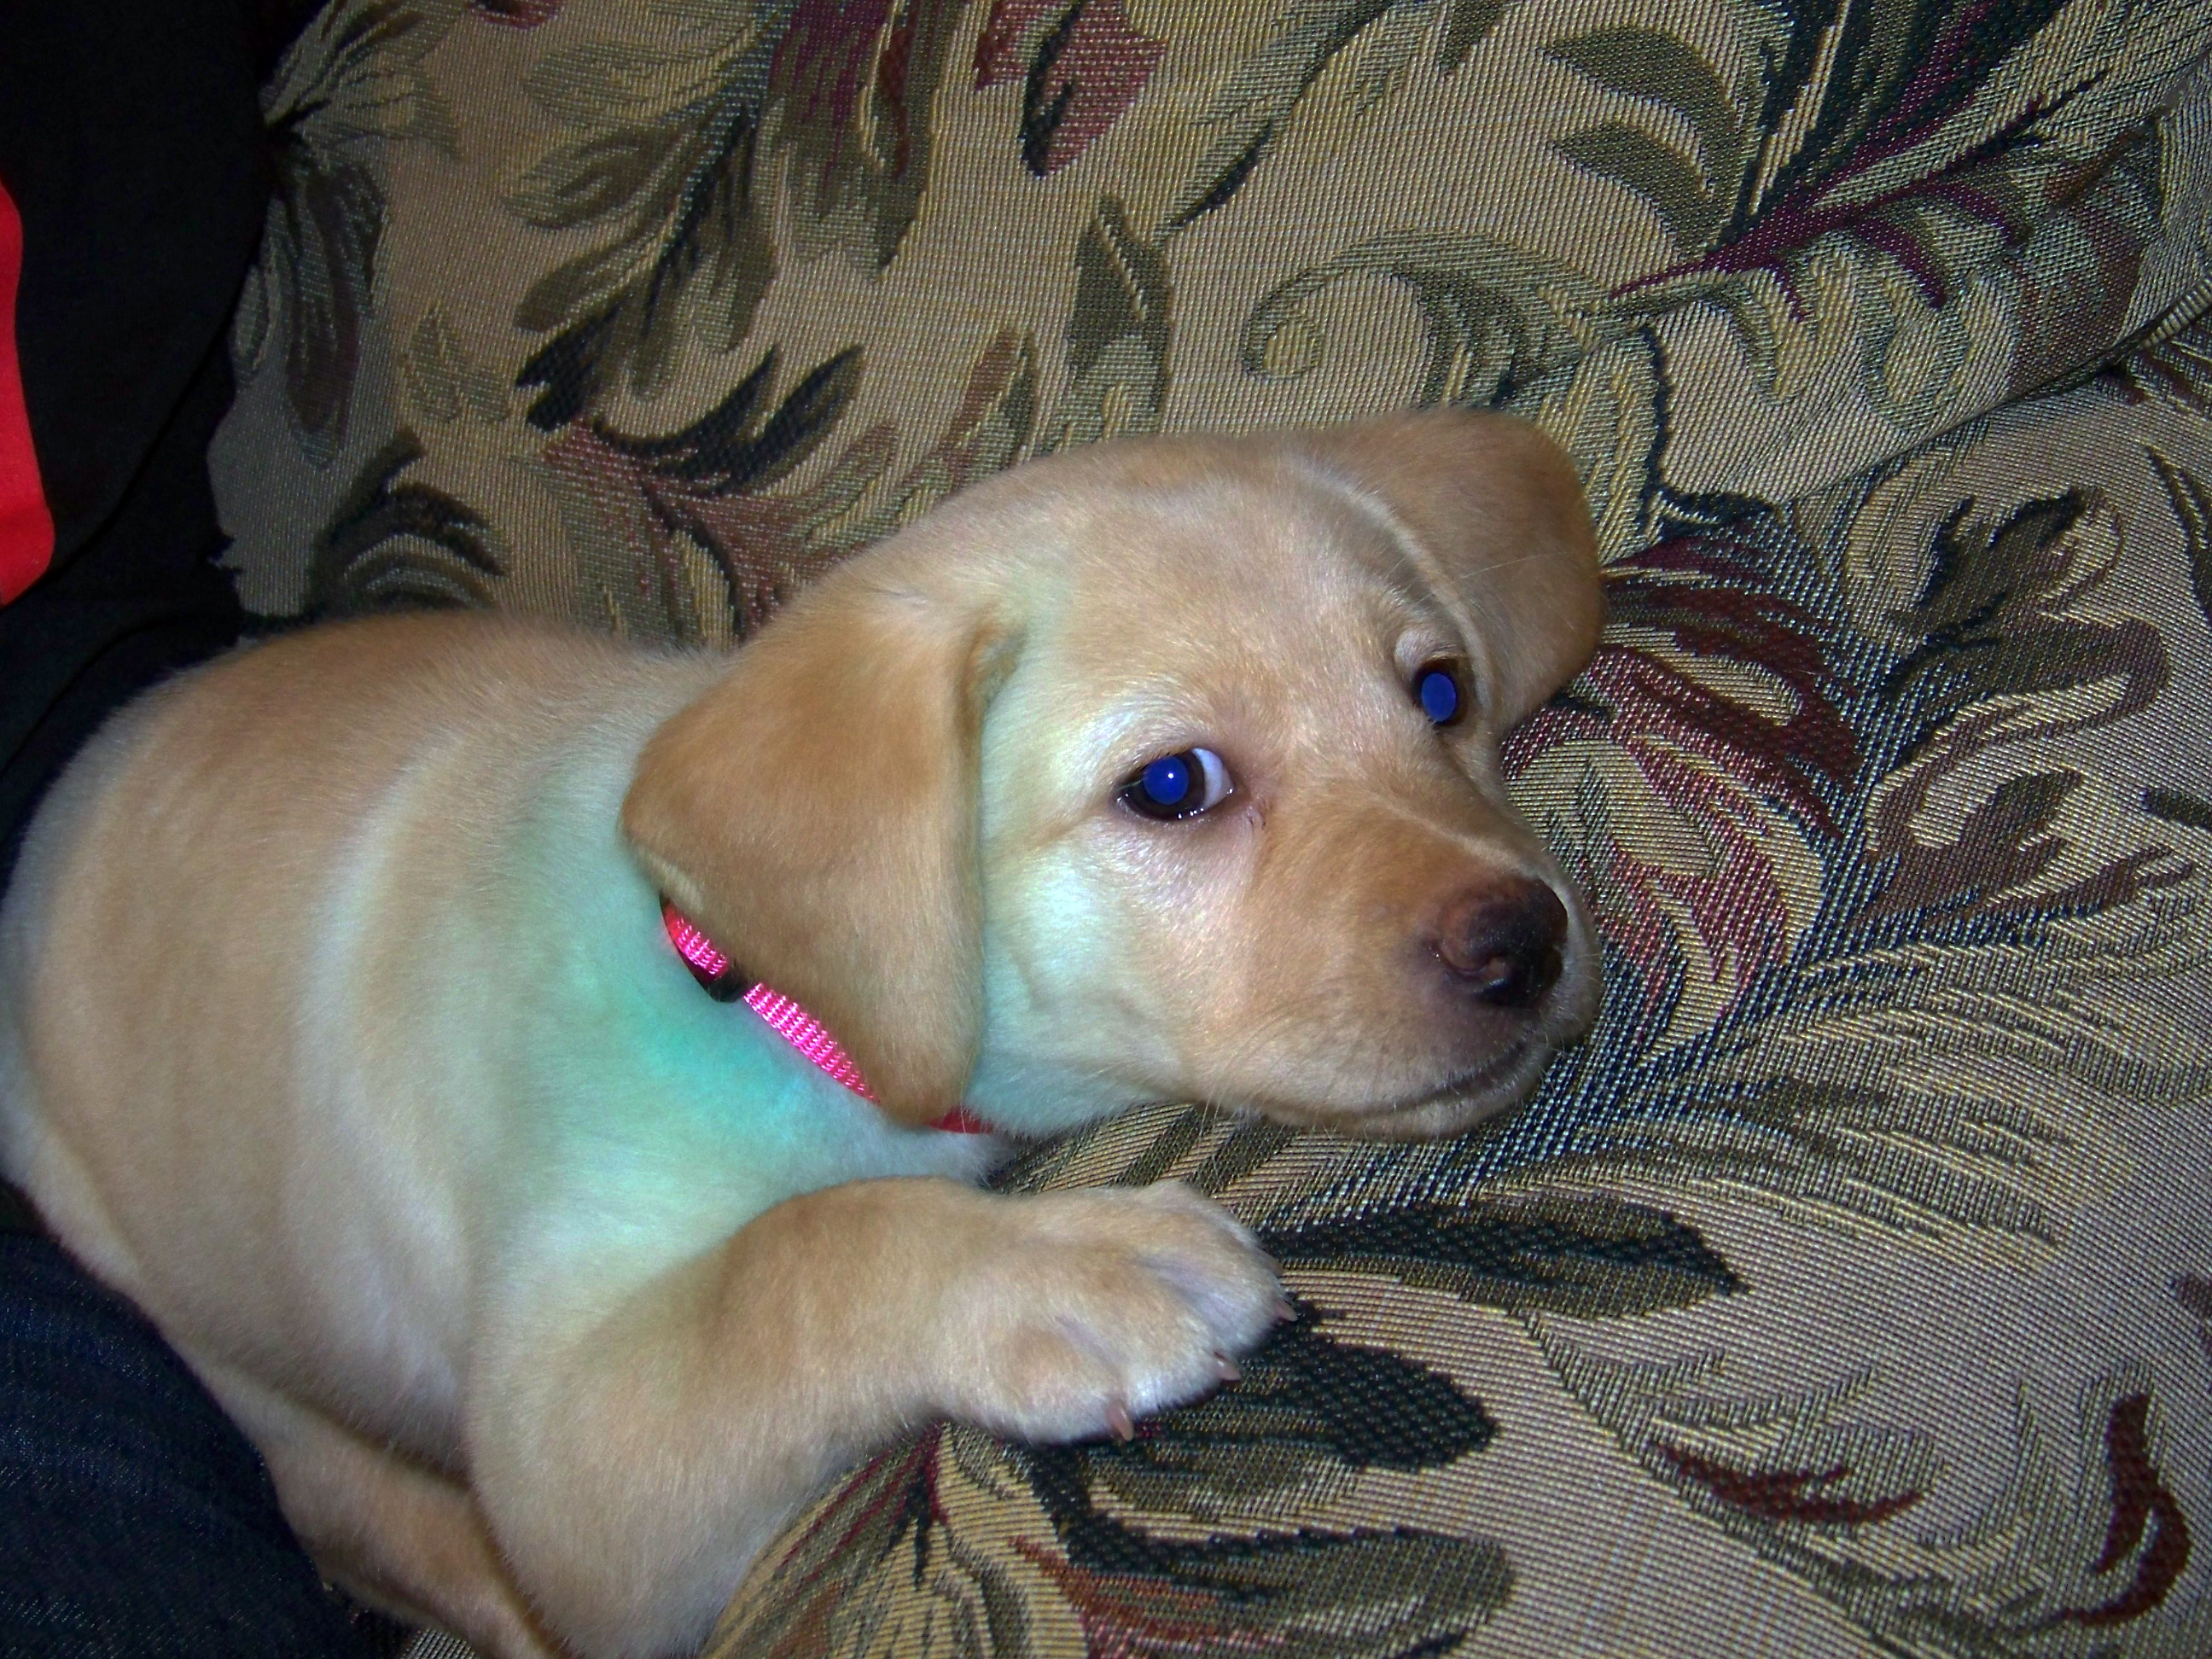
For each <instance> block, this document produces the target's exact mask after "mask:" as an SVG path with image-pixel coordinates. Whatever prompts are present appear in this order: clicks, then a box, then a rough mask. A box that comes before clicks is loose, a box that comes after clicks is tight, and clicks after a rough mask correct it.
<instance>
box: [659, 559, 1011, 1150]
mask: <svg viewBox="0 0 2212 1659" xmlns="http://www.w3.org/2000/svg"><path fill="white" fill-rule="evenodd" d="M872 563H874V564H875V567H876V568H872V569H870V570H867V571H865V572H863V571H860V570H856V569H853V568H847V569H845V570H841V571H836V572H833V573H831V574H829V576H827V577H825V578H823V580H822V581H820V582H819V583H817V585H816V586H814V587H813V588H811V590H809V591H808V592H805V593H804V594H802V595H800V596H799V598H798V599H794V600H793V601H792V602H791V603H790V604H789V605H787V607H786V608H785V610H784V611H783V612H782V614H781V615H779V616H778V617H776V618H775V621H774V622H772V623H770V624H769V626H768V627H767V628H765V629H763V630H762V632H761V634H760V636H759V637H758V638H757V639H756V640H755V641H753V642H752V643H750V645H747V646H746V647H744V649H743V650H741V651H740V652H738V654H737V657H736V659H735V660H734V663H733V665H732V667H731V669H730V671H729V672H728V673H727V674H726V676H724V678H722V679H721V680H720V681H719V682H717V683H716V684H715V685H714V687H713V688H712V689H711V690H708V693H707V694H706V695H705V696H702V697H701V698H700V699H699V700H698V701H696V702H693V703H692V704H690V706H689V707H687V708H684V709H682V710H681V711H679V712H678V714H675V715H674V716H673V717H672V718H671V719H670V720H668V721H667V722H666V723H665V724H664V725H663V726H661V727H660V728H659V731H657V732H654V733H653V737H652V738H651V739H650V741H648V742H647V744H646V746H645V750H644V752H643V754H642V755H641V757H640V758H639V761H638V766H637V772H636V775H635V778H634V780H633V781H632V782H631V785H630V789H629V795H628V797H627V798H626V799H624V801H623V812H622V823H623V831H624V833H625V834H626V835H627V836H629V840H630V842H631V844H632V846H633V848H635V851H636V854H637V855H638V858H639V860H640V861H641V863H642V864H643V865H644V866H645V868H646V870H647V872H648V873H649V874H650V875H651V876H653V878H654V879H655V880H657V881H658V882H659V884H661V887H662V889H663V890H664V891H665V892H666V893H667V895H668V896H669V897H670V898H671V900H673V901H674V902H675V903H676V905H677V906H678V908H679V909H681V910H683V911H684V913H685V914H686V915H689V916H690V917H691V918H692V920H694V921H696V922H697V923H698V924H699V925H700V926H701V927H702V928H704V929H705V930H706V933H707V935H708V938H710V939H713V940H714V941H715V943H716V944H717V945H720V946H721V948H722V949H723V950H724V951H727V952H728V953H729V955H730V956H731V957H732V959H733V960H734V961H735V962H736V963H738V965H739V966H740V967H742V968H743V969H744V971H745V972H746V973H748V974H749V975H752V976H754V977H756V978H757V979H760V980H763V981H766V982H767V983H768V984H769V986H771V987H774V988H775V989H776V990H778V991H781V992H782V993H783V994H785V995H787V996H789V997H792V998H793V999H795V1000H797V1001H798V1002H799V1003H800V1004H801V1005H802V1006H805V1008H806V1009H807V1010H809V1011H810V1012H812V1013H813V1014H814V1015H815V1016H816V1017H817V1018H819V1019H820V1020H821V1021H822V1022H823V1024H824V1025H826V1026H827V1027H828V1028H829V1031H830V1034H831V1035H832V1036H835V1037H836V1039H837V1040H838V1042H841V1043H842V1044H843V1045H844V1047H845V1048H846V1049H847V1050H848V1052H849V1053H850V1054H852V1056H853V1058H854V1060H855V1061H856V1062H857V1063H858V1065H859V1066H860V1071H861V1073H862V1075H863V1076H865V1077H866V1079H867V1080H868V1084H869V1086H870V1087H871V1088H872V1090H873V1091H875V1094H876V1097H877V1099H878V1102H879V1103H881V1104H882V1106H883V1108H884V1110H885V1111H886V1112H888V1113H890V1115H892V1116H894V1117H896V1118H898V1119H899V1120H901V1121H905V1122H908V1123H915V1124H920V1123H927V1122H930V1121H933V1120H935V1119H937V1118H939V1117H941V1116H942V1115H945V1113H946V1112H948V1111H951V1109H954V1108H955V1107H957V1106H958V1105H959V1104H960V1102H961V1095H962V1091H963V1089H964V1088H965V1086H966V1085H967V1081H968V1073H969V1069H970V1068H971V1067H972V1066H973V1065H974V1063H975V1053H976V1049H977V1047H978V1045H979V1043H980V1042H981V1025H982V946H981V934H982V915H981V896H980V893H979V890H978V887H979V875H978V868H977V861H976V837H977V814H978V810H979V807H978V802H977V799H976V785H977V770H978V765H979V741H980V728H981V722H982V715H983V705H984V702H986V701H987V697H988V696H989V692H990V690H991V689H992V688H993V686H994V685H995V684H996V683H997V681H998V680H999V679H1000V678H1003V671H1002V669H1001V667H1000V662H1001V659H1003V658H1005V657H1006V656H1008V655H1010V654H1011V651H1012V644H1011V640H1012V635H1011V632H1010V630H1008V629H1006V628H1005V627H1004V626H1002V625H1001V623H1000V620H999V619H998V617H995V616H994V615H993V614H991V611H990V607H989V605H988V604H987V601H986V600H985V599H982V598H981V597H979V596H978V595H977V594H976V593H975V592H968V593H955V592H946V591H938V590H939V588H940V587H941V586H943V585H942V584H939V583H936V582H933V581H930V580H927V579H926V578H925V579H924V580H920V581H916V582H913V583H910V584H904V583H902V581H901V580H900V573H901V571H902V568H904V567H903V566H902V565H896V564H895V565H894V566H892V568H890V569H889V570H887V571H886V570H883V568H882V567H881V563H880V562H872ZM906 563H907V564H911V561H908V562H906Z"/></svg>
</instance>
